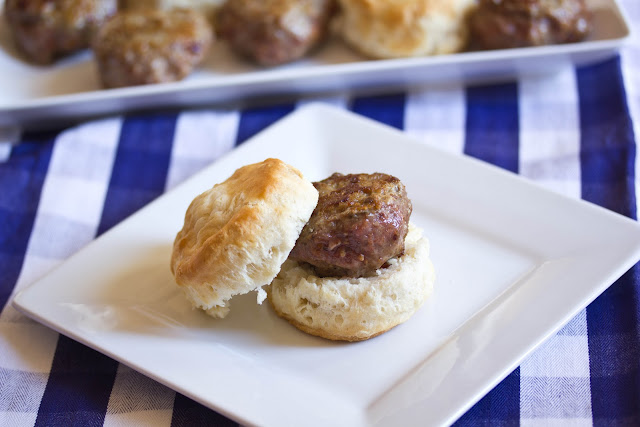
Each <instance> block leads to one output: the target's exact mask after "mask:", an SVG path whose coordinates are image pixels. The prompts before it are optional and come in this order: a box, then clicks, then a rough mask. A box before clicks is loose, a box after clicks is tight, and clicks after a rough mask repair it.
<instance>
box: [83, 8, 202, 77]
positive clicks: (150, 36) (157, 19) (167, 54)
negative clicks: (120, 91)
mask: <svg viewBox="0 0 640 427" xmlns="http://www.w3.org/2000/svg"><path fill="white" fill-rule="evenodd" d="M212 38H213V32H212V29H211V26H210V25H209V23H208V22H207V20H206V19H205V18H204V17H203V16H202V15H201V14H200V13H198V12H196V11H193V10H186V9H173V10H153V9H145V10H133V11H126V12H120V13H118V14H117V15H115V16H114V17H113V18H112V19H110V20H109V21H108V22H107V23H106V24H105V25H104V26H103V27H102V28H101V29H100V31H99V32H98V35H97V36H96V39H95V42H94V45H93V49H94V52H95V56H96V61H97V64H98V70H99V72H100V77H101V79H102V82H103V84H104V86H105V87H122V86H133V85H143V84H152V83H163V82H171V81H176V80H181V79H183V78H184V77H186V76H187V75H188V74H189V73H191V71H192V70H193V68H194V67H195V66H196V65H197V64H198V63H200V61H202V59H203V58H204V57H205V55H206V53H207V51H208V50H209V47H210V45H211V42H212Z"/></svg>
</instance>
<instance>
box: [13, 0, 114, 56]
mask: <svg viewBox="0 0 640 427" xmlns="http://www.w3.org/2000/svg"><path fill="white" fill-rule="evenodd" d="M4 8H5V16H6V18H7V22H8V24H9V28H10V30H11V33H12V35H13V39H14V41H15V43H16V45H17V46H18V49H20V51H22V52H23V53H24V54H25V56H26V57H27V59H29V60H30V61H32V62H34V63H36V64H42V65H45V64H50V63H52V62H53V61H55V60H56V59H58V58H59V57H62V56H65V55H68V54H70V53H73V52H75V51H77V50H80V49H85V48H87V47H89V43H90V40H91V37H92V36H93V34H94V33H95V32H96V31H97V29H98V28H99V27H100V26H101V25H102V24H103V23H104V21H105V20H106V19H107V18H108V17H109V16H111V15H113V14H114V13H116V10H117V0H6V1H5V4H4Z"/></svg>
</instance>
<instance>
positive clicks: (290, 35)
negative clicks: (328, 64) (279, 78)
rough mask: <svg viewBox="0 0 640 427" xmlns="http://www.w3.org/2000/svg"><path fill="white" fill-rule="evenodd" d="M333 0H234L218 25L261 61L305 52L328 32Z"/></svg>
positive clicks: (269, 62)
mask: <svg viewBox="0 0 640 427" xmlns="http://www.w3.org/2000/svg"><path fill="white" fill-rule="evenodd" d="M333 10H334V0H233V1H227V2H226V3H225V4H223V5H222V7H221V8H220V10H219V11H218V14H217V20H216V29H217V32H218V34H219V35H220V37H221V38H223V39H225V40H227V41H228V42H229V44H230V45H231V46H232V48H233V49H234V50H235V51H237V52H239V53H241V54H243V55H245V56H247V57H249V58H251V59H252V60H254V61H255V62H257V63H258V64H261V65H278V64H283V63H286V62H289V61H293V60H294V59H298V58H300V57H302V56H304V55H305V54H306V53H307V52H308V51H309V50H310V49H311V48H313V47H314V46H315V45H316V44H317V43H318V42H319V41H320V40H321V39H322V38H323V37H324V36H325V34H326V33H327V30H328V24H329V18H330V16H331V15H332V13H333Z"/></svg>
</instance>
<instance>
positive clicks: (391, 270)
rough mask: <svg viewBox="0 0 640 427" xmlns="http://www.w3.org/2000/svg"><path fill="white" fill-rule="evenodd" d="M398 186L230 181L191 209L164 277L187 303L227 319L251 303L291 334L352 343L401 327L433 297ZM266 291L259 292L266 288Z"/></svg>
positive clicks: (283, 179)
mask: <svg viewBox="0 0 640 427" xmlns="http://www.w3.org/2000/svg"><path fill="white" fill-rule="evenodd" d="M411 211H412V206H411V201H410V200H409V198H408V197H407V194H406V190H405V187H404V185H403V184H402V183H401V182H400V180H398V179H397V178H395V177H393V176H390V175H386V174H382V173H375V174H350V175H342V174H337V173H336V174H334V175H332V176H330V177H329V178H327V179H325V180H323V181H319V182H315V183H311V182H309V181H307V180H306V179H305V178H304V177H303V176H302V174H301V173H300V172H299V171H297V170H296V169H295V168H293V167H291V166H289V165H287V164H285V163H284V162H282V161H280V160H277V159H267V160H265V161H264V162H262V163H257V164H253V165H248V166H244V167H242V168H240V169H238V170H237V171H236V172H235V173H234V174H233V175H232V176H231V177H230V178H229V179H228V180H227V181H225V182H223V183H221V184H217V185H215V186H214V187H213V188H212V189H210V190H208V191H206V192H204V193H203V194H201V195H199V196H198V197H196V198H195V199H194V201H193V202H192V203H191V205H190V206H189V208H188V209H187V212H186V215H185V223H184V227H183V228H182V230H181V231H180V232H179V233H178V235H177V236H176V239H175V242H174V247H173V254H172V258H171V270H172V272H173V274H174V276H175V279H176V282H177V283H178V285H179V286H180V287H181V288H182V290H183V291H184V293H185V295H186V296H187V298H188V299H189V300H190V301H191V303H192V304H193V305H194V306H195V307H198V308H201V309H203V310H205V311H206V312H207V313H208V314H210V315H212V316H214V317H224V316H225V315H226V314H227V313H228V311H229V300H230V299H231V297H233V296H234V295H237V294H244V293H248V292H251V291H254V290H255V291H258V302H262V300H263V299H264V297H265V291H264V290H263V287H264V288H266V296H268V300H269V302H270V304H271V306H272V307H273V309H274V311H275V313H276V314H277V315H278V316H280V317H282V318H284V319H286V320H287V321H289V322H290V323H291V324H292V325H294V326H295V327H297V328H298V329H300V330H302V331H304V332H306V333H309V334H311V335H316V336H320V337H323V338H327V339H330V340H339V341H361V340H366V339H369V338H372V337H374V336H377V335H379V334H381V333H383V332H386V331H388V330H389V329H391V328H393V327H394V326H396V325H399V324H400V323H403V322H405V321H406V320H408V319H409V318H410V317H411V316H412V315H413V314H414V313H415V312H416V311H417V310H418V308H420V306H421V305H422V304H423V303H424V301H425V300H426V299H427V298H428V296H429V295H430V294H431V292H432V289H433V282H434V280H435V274H434V269H433V265H432V264H431V261H430V259H429V244H428V241H427V239H426V238H425V237H423V236H422V231H421V230H420V229H419V228H418V227H416V226H414V225H413V224H411V223H410V222H409V217H410V215H411ZM266 285H268V286H266Z"/></svg>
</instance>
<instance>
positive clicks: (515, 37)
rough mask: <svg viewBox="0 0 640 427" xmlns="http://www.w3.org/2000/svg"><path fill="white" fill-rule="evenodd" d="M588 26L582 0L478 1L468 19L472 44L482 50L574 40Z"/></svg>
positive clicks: (584, 4)
mask: <svg viewBox="0 0 640 427" xmlns="http://www.w3.org/2000/svg"><path fill="white" fill-rule="evenodd" d="M591 26H592V25H591V14H590V11H589V10H588V8H587V6H586V3H585V1H584V0H480V3H479V5H478V8H477V9H476V11H475V12H474V13H473V14H472V16H471V18H470V27H471V33H472V40H473V43H474V45H475V46H473V47H478V48H481V49H504V48H513V47H527V46H541V45H547V44H556V43H571V42H577V41H580V40H583V39H584V38H585V37H586V36H587V35H588V34H589V32H590V31H591Z"/></svg>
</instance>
